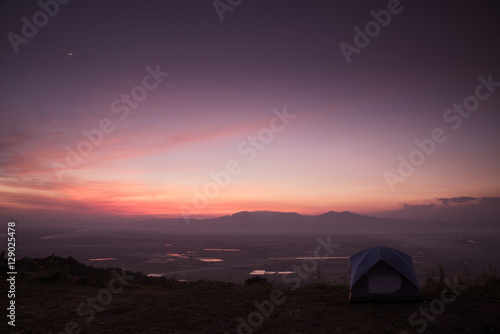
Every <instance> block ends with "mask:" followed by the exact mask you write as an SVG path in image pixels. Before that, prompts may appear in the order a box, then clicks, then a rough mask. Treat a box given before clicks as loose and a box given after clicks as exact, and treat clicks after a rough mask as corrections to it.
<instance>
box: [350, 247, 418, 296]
mask: <svg viewBox="0 0 500 334" xmlns="http://www.w3.org/2000/svg"><path fill="white" fill-rule="evenodd" d="M419 290H420V288H419V285H418V282H417V277H416V275H415V271H414V270H413V262H412V260H411V257H410V256H409V255H407V254H405V253H403V252H400V251H398V250H396V249H393V248H389V247H372V248H367V249H365V250H362V251H361V252H359V253H356V254H354V255H353V256H351V286H350V293H349V303H351V302H358V301H422V300H423V299H422V297H421V296H420V293H419Z"/></svg>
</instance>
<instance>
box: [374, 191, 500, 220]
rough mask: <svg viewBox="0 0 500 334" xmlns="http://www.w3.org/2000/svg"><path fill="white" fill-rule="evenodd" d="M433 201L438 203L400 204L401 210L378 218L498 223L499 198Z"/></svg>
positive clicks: (468, 197) (466, 197)
mask: <svg viewBox="0 0 500 334" xmlns="http://www.w3.org/2000/svg"><path fill="white" fill-rule="evenodd" d="M434 200H435V201H437V202H438V203H430V204H412V203H402V204H401V206H402V208H401V209H399V210H395V211H390V212H387V213H385V214H382V215H380V216H382V217H391V218H405V219H424V220H442V221H449V222H461V223H477V222H498V220H499V218H500V197H480V198H477V197H471V196H462V197H450V198H435V199H434Z"/></svg>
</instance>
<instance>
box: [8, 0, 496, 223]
mask: <svg viewBox="0 0 500 334" xmlns="http://www.w3.org/2000/svg"><path fill="white" fill-rule="evenodd" d="M41 3H46V4H49V5H47V6H48V7H47V8H48V10H49V11H52V12H53V14H54V12H55V6H54V4H57V7H58V10H57V13H55V14H54V15H52V16H53V17H49V16H48V15H45V14H40V11H42V7H41V6H40V4H39V3H37V2H36V1H24V2H15V1H9V2H7V1H4V2H1V3H0V30H1V31H2V33H3V36H4V37H3V42H2V43H0V57H1V58H0V64H1V65H0V70H1V72H0V74H1V75H0V78H1V79H0V92H1V95H0V113H1V123H0V124H1V131H0V218H3V219H24V220H26V221H31V222H34V223H36V224H42V223H44V222H46V221H47V220H48V219H63V218H62V217H64V219H66V218H67V217H72V218H81V219H89V218H92V219H110V218H111V217H121V218H133V219H136V218H140V217H178V216H182V215H186V214H187V215H190V216H214V215H215V216H217V215H223V214H229V213H234V212H237V211H241V210H248V211H252V210H275V211H294V212H299V213H304V214H318V213H322V212H326V211H330V210H334V211H344V210H350V211H353V212H358V213H367V214H377V215H378V214H380V215H391V214H392V215H398V214H399V215H400V216H405V217H407V216H413V217H424V218H428V217H431V218H432V214H433V213H436V215H437V216H439V215H442V214H443V212H448V211H450V208H452V207H453V208H455V207H457V206H461V207H462V208H458V209H457V210H458V211H456V212H461V211H460V210H463V209H464V208H463V207H464V206H470V205H479V206H481V205H489V207H491V208H493V210H491V211H490V210H486V211H483V212H487V215H490V217H492V216H491V215H494V214H495V212H496V213H497V212H498V210H497V211H495V209H496V207H498V206H497V205H496V204H495V205H493V204H492V203H496V202H495V201H496V198H497V197H500V177H499V176H500V157H499V154H498V153H499V149H498V144H499V143H500V131H498V128H499V124H500V123H499V121H500V110H499V106H500V62H499V61H498V59H500V48H498V46H497V44H498V43H497V39H498V36H500V26H499V25H498V22H499V21H500V5H499V4H498V3H496V2H495V1H492V0H488V1H487V0H480V1H460V2H456V1H440V2H438V3H436V2H432V1H422V0H419V1H411V2H410V1H401V2H400V3H399V4H398V2H395V1H389V2H387V1H376V2H373V1H371V2H367V1H365V2H362V1H349V2H347V1H344V2H343V4H339V3H334V2H333V1H326V0H325V1H310V2H305V1H264V0H252V1H250V0H243V1H241V4H239V5H238V6H235V7H234V8H232V11H225V12H224V13H222V14H221V13H219V14H220V15H222V17H223V18H224V20H223V21H221V19H220V15H219V14H218V13H217V10H216V9H215V8H214V6H213V3H212V1H194V0H192V1H144V2H140V1H105V2H100V1H76V0H73V1H70V2H69V3H67V4H64V5H62V4H59V3H57V2H56V1H55V0H53V1H45V0H42V1H41ZM221 3H226V1H221ZM233 3H238V1H236V0H235V1H233ZM388 8H389V9H390V10H392V11H393V12H394V13H393V14H391V18H390V22H388V23H387V24H385V25H386V27H380V25H378V27H379V28H378V29H379V31H375V30H372V32H369V34H372V37H371V38H370V42H369V44H368V45H366V46H364V45H363V46H360V45H358V46H359V47H358V49H357V53H352V54H351V55H350V57H349V58H350V62H349V63H348V61H347V59H346V57H345V56H344V54H343V52H342V49H341V47H340V45H341V43H342V42H345V43H348V44H349V45H351V46H352V47H353V48H354V47H356V41H355V34H356V32H355V30H354V28H355V27H359V28H360V29H361V30H362V31H365V25H366V24H367V23H368V24H369V22H370V21H374V20H375V19H374V17H373V14H371V11H375V12H376V13H379V14H378V15H379V16H380V17H381V19H383V20H386V21H388V19H387V16H384V14H382V12H380V11H382V10H384V11H386V10H387V9H388ZM396 12H397V13H396ZM37 13H38V14H37ZM389 13H390V12H389ZM34 16H35V19H36V20H39V21H38V23H39V25H40V26H39V27H38V28H37V30H38V31H37V32H36V33H35V32H33V31H30V30H29V27H28V28H25V29H24V31H23V25H25V21H23V18H24V17H25V18H26V20H27V21H29V22H30V23H29V24H31V23H32V22H33V19H34ZM45 18H46V19H47V20H46V22H44V19H45ZM369 26H370V24H369ZM371 27H374V28H372V29H377V24H372V25H371ZM26 32H28V34H29V33H31V34H32V36H31V37H29V36H28V37H29V38H27V37H24V36H23V33H24V34H25V33H26ZM24 38H26V39H24ZM362 39H363V37H361V40H362ZM21 40H22V42H21ZM358 42H359V40H358ZM365 43H366V41H365ZM344 45H345V44H344ZM16 51H17V52H16ZM155 72H156V74H153V73H155ZM158 72H160V74H158ZM166 73H168V75H167V74H166ZM488 81H489V82H490V83H488ZM497 82H498V84H495V83H497ZM479 86H480V87H479ZM127 96H128V99H129V100H128V101H129V102H126V101H127V100H126V99H127ZM464 103H466V104H467V103H469V106H468V107H467V108H468V109H464V108H465V107H463V108H462V111H459V109H457V108H454V104H457V105H459V104H464ZM449 109H450V110H449ZM469 109H470V110H473V111H470V112H469V111H467V110H469ZM448 110H449V111H448ZM85 133H87V136H86V135H85ZM433 133H434V135H433ZM252 138H253V139H252ZM92 140H93V141H94V142H92ZM415 140H418V141H420V142H421V143H423V144H422V145H423V146H422V147H423V148H419V147H418V146H417V144H416V143H415ZM89 145H90V146H89ZM426 149H427V152H425V150H426ZM72 150H74V151H72ZM68 152H73V153H71V154H73V155H71V154H70V153H68ZM68 155H71V156H70V157H68ZM401 161H403V162H401ZM412 161H413V162H412ZM71 165H72V166H71ZM402 165H403V166H402ZM214 175H215V176H214ZM463 197H470V198H473V199H474V200H470V201H460V200H458V201H453V200H449V201H448V202H446V201H442V200H438V199H440V198H441V199H445V198H448V199H449V198H463ZM483 198H487V199H483ZM488 199H491V200H488ZM445 202H446V203H445ZM405 204H406V205H405ZM429 205H430V206H429ZM433 205H434V206H433ZM416 207H418V208H420V209H422V210H423V209H424V208H426V210H427V211H429V210H430V212H427V213H426V214H422V210H420V211H418V210H415V208H416ZM438 209H439V210H438ZM476 209H477V208H476ZM436 210H437V211H436ZM438 211H439V212H438ZM452 211H453V210H452ZM390 212H392V213H390ZM450 212H451V211H450ZM452 216H453V215H452V214H451V213H450V214H447V216H446V217H452Z"/></svg>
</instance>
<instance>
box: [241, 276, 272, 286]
mask: <svg viewBox="0 0 500 334" xmlns="http://www.w3.org/2000/svg"><path fill="white" fill-rule="evenodd" d="M253 285H269V283H268V282H267V278H265V277H260V276H255V277H252V278H249V279H246V280H245V286H253Z"/></svg>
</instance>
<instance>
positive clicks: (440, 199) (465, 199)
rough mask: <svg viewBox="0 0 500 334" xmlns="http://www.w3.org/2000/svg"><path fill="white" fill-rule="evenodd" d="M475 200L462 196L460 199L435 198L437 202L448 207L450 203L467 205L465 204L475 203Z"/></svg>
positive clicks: (474, 198)
mask: <svg viewBox="0 0 500 334" xmlns="http://www.w3.org/2000/svg"><path fill="white" fill-rule="evenodd" d="M476 199H477V198H476V197H467V196H462V197H449V198H437V200H438V201H440V202H441V204H443V205H449V204H450V203H460V204H462V203H467V202H472V201H475V200H476Z"/></svg>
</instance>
